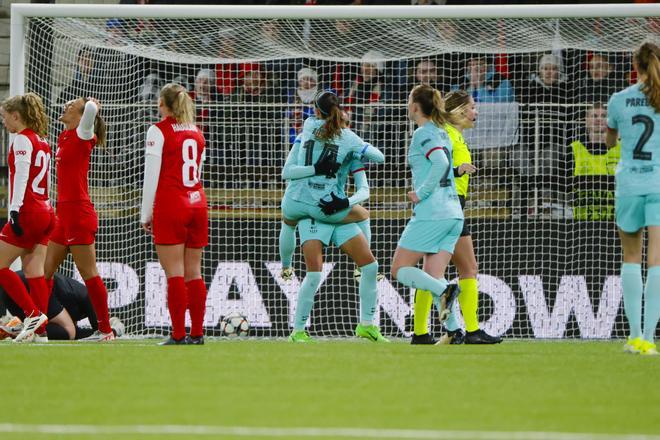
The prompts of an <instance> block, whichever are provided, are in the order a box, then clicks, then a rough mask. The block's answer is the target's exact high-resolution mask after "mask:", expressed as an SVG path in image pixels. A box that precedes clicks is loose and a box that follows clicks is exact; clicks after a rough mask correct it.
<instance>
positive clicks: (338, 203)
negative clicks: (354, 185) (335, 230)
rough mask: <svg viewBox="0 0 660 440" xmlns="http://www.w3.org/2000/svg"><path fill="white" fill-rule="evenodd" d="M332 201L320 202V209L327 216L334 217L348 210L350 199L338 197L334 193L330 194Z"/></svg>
mask: <svg viewBox="0 0 660 440" xmlns="http://www.w3.org/2000/svg"><path fill="white" fill-rule="evenodd" d="M330 197H332V200H331V201H329V202H327V201H325V200H323V199H321V200H320V201H319V207H320V208H321V211H323V213H324V214H325V215H332V214H334V213H335V212H338V211H341V210H342V209H346V208H348V199H345V198H343V197H337V196H336V195H335V193H334V192H332V193H330Z"/></svg>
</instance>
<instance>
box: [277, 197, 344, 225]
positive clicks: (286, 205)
mask: <svg viewBox="0 0 660 440" xmlns="http://www.w3.org/2000/svg"><path fill="white" fill-rule="evenodd" d="M281 207H282V216H283V217H284V218H285V219H288V220H300V219H303V218H313V219H316V220H318V221H321V222H324V223H335V224H336V223H341V222H342V221H343V220H344V219H345V218H346V216H347V215H348V214H349V213H350V212H351V208H346V209H344V210H341V211H339V212H335V213H334V214H332V215H325V214H324V213H323V211H321V208H320V207H318V206H315V205H310V204H307V203H303V202H299V201H297V200H292V199H290V198H288V197H285V198H283V199H282V203H281Z"/></svg>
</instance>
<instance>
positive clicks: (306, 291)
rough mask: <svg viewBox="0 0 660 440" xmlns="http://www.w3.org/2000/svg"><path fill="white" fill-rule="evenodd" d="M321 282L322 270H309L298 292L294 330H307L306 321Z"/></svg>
mask: <svg viewBox="0 0 660 440" xmlns="http://www.w3.org/2000/svg"><path fill="white" fill-rule="evenodd" d="M320 284H321V272H307V275H305V279H304V280H303V282H302V284H301V286H300V292H299V293H298V304H297V305H296V317H295V320H294V321H293V329H294V330H305V323H306V322H307V318H309V314H310V313H311V312H312V307H314V295H316V291H317V290H318V288H319V285H320Z"/></svg>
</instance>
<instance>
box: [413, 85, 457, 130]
mask: <svg viewBox="0 0 660 440" xmlns="http://www.w3.org/2000/svg"><path fill="white" fill-rule="evenodd" d="M411 96H412V101H413V102H415V103H417V104H419V107H420V108H421V110H422V113H424V116H426V117H428V118H429V119H430V120H431V121H433V123H434V124H435V125H436V126H437V127H442V126H443V125H445V124H446V123H450V124H452V125H457V124H458V123H459V121H460V117H459V115H454V114H452V113H450V112H448V111H447V110H446V109H445V100H444V99H442V94H441V93H440V91H438V90H436V89H434V88H433V87H431V86H427V85H418V86H415V87H414V88H413V89H412V93H411Z"/></svg>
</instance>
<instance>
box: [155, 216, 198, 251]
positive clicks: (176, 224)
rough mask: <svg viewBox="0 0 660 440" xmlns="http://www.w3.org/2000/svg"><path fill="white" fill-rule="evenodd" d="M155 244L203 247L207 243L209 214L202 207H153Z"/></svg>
mask: <svg viewBox="0 0 660 440" xmlns="http://www.w3.org/2000/svg"><path fill="white" fill-rule="evenodd" d="M152 226H153V231H154V243H155V244H159V245H160V244H163V245H167V244H182V243H183V244H185V245H186V247H189V248H203V247H204V246H206V245H208V244H209V214H208V210H207V209H206V207H204V208H185V207H177V206H173V207H167V208H162V209H159V208H158V207H157V206H156V207H155V208H154V217H153V221H152Z"/></svg>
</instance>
